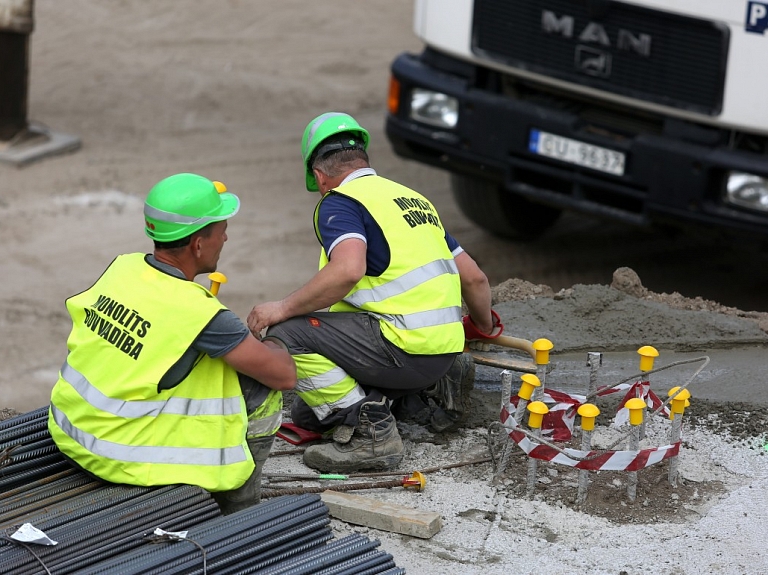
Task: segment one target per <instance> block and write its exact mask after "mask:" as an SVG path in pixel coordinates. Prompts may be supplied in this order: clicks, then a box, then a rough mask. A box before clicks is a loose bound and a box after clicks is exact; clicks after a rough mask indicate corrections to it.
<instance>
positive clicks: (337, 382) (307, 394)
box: [293, 353, 365, 421]
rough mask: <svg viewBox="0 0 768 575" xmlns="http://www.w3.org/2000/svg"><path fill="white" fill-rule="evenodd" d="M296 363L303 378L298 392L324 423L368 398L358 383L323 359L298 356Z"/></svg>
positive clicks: (308, 355)
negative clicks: (337, 413)
mask: <svg viewBox="0 0 768 575" xmlns="http://www.w3.org/2000/svg"><path fill="white" fill-rule="evenodd" d="M293 359H294V361H295V362H296V372H297V374H298V376H299V377H298V379H297V380H296V388H295V391H296V393H297V395H298V396H299V397H300V398H301V399H302V400H303V401H304V403H306V404H307V405H308V406H309V407H310V408H311V409H312V411H313V413H314V414H315V415H316V416H317V418H318V419H319V420H320V421H322V420H323V419H325V418H326V417H328V416H329V415H331V414H332V413H333V412H335V411H339V410H340V409H344V408H345V407H351V406H353V405H355V404H356V403H357V402H359V401H361V400H362V399H364V398H365V392H364V391H363V390H362V388H361V387H360V386H359V385H358V384H357V382H356V381H355V379H354V378H353V377H352V376H350V375H349V374H348V373H347V372H346V371H344V370H343V369H342V368H340V367H338V366H337V365H336V364H335V363H333V362H332V361H330V360H329V359H327V358H325V357H323V356H322V355H320V354H316V353H310V354H298V355H294V356H293Z"/></svg>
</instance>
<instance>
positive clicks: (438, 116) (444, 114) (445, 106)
mask: <svg viewBox="0 0 768 575" xmlns="http://www.w3.org/2000/svg"><path fill="white" fill-rule="evenodd" d="M411 118H412V119H414V120H416V121H417V122H424V123H425V124H430V125H432V126H438V127H440V128H455V127H456V122H457V121H458V119H459V101H458V100H457V99H456V98H452V97H451V96H448V95H446V94H441V93H440V92H432V91H431V90H423V89H421V88H414V89H413V91H412V92H411Z"/></svg>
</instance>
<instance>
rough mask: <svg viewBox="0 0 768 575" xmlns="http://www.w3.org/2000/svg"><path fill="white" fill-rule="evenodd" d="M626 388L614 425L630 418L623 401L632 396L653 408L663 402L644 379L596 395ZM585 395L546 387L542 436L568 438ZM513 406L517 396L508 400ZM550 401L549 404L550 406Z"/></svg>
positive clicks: (625, 421)
mask: <svg viewBox="0 0 768 575" xmlns="http://www.w3.org/2000/svg"><path fill="white" fill-rule="evenodd" d="M625 390H626V392H627V393H626V395H625V396H624V399H622V400H621V402H620V403H619V407H618V410H617V411H616V417H615V419H614V421H613V424H612V426H613V427H622V426H623V425H624V424H626V423H627V422H628V421H629V410H628V409H627V408H626V407H624V404H625V403H627V401H628V400H629V399H631V398H633V397H640V398H642V399H644V400H645V403H646V405H648V407H649V408H651V409H653V410H656V409H657V408H659V407H660V406H661V405H663V403H664V402H663V401H661V399H659V397H658V396H657V395H656V394H655V393H653V392H652V391H651V384H650V383H649V382H647V381H638V382H636V383H633V384H628V383H625V384H621V385H617V386H615V387H611V388H605V389H603V390H601V391H598V392H597V395H598V396H604V395H610V394H613V393H618V392H621V391H625ZM586 400H587V398H586V396H584V395H579V394H576V393H566V392H564V391H557V390H554V389H545V390H544V395H543V398H542V401H543V402H544V403H546V404H548V405H547V407H548V408H549V413H547V414H546V415H545V416H544V421H543V422H542V424H541V434H542V436H543V437H545V438H547V439H550V440H552V441H569V440H570V439H571V437H572V436H573V426H574V423H575V421H576V411H577V410H578V409H579V407H580V406H582V405H583V404H584V403H585V402H586ZM510 401H511V403H512V405H514V406H515V407H517V404H518V402H519V401H520V398H519V397H518V396H517V395H514V396H512V398H511V399H510ZM549 404H551V405H549ZM661 413H662V414H664V415H665V416H667V417H668V416H669V409H668V408H666V407H665V408H664V409H662V410H661Z"/></svg>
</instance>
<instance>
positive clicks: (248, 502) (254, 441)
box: [211, 435, 275, 515]
mask: <svg viewBox="0 0 768 575" xmlns="http://www.w3.org/2000/svg"><path fill="white" fill-rule="evenodd" d="M247 441H248V449H249V450H250V451H251V455H252V456H253V463H254V464H255V465H256V467H254V469H253V472H252V473H251V476H250V477H249V478H248V479H247V480H246V481H245V483H243V485H241V486H240V487H238V488H237V489H233V490H231V491H220V492H217V493H212V494H211V495H213V499H214V500H215V501H216V503H218V504H219V510H220V511H221V514H222V515H230V514H231V513H236V512H237V511H242V510H243V509H246V508H248V507H251V506H252V505H256V504H257V503H259V502H260V501H261V472H262V470H263V469H264V463H265V462H266V461H267V458H268V457H269V452H270V451H271V449H272V444H273V443H274V442H275V436H274V435H268V436H266V437H255V438H248V440H247Z"/></svg>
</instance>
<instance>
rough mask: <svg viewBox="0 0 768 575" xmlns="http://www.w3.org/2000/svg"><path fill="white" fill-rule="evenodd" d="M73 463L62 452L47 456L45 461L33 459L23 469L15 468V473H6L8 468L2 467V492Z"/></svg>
mask: <svg viewBox="0 0 768 575" xmlns="http://www.w3.org/2000/svg"><path fill="white" fill-rule="evenodd" d="M71 467H72V465H71V464H70V463H69V462H67V461H65V460H64V459H63V457H62V456H61V454H53V455H50V456H48V457H46V458H45V460H44V461H32V462H30V464H29V465H26V466H25V468H24V469H23V470H19V469H18V468H14V470H13V471H14V473H13V474H11V475H6V469H5V468H3V469H0V492H3V491H6V490H8V489H13V488H16V487H18V486H20V485H28V484H29V483H31V482H33V481H36V480H38V479H40V478H41V477H45V476H48V475H51V474H53V473H56V472H59V471H63V470H64V469H67V468H71Z"/></svg>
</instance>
